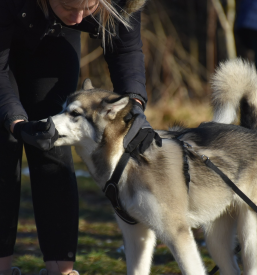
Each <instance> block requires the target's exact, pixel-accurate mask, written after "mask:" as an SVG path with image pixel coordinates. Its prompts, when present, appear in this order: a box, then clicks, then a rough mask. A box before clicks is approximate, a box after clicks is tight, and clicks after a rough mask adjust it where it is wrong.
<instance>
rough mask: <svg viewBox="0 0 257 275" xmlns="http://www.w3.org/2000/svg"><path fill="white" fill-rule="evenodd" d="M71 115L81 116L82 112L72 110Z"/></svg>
mask: <svg viewBox="0 0 257 275" xmlns="http://www.w3.org/2000/svg"><path fill="white" fill-rule="evenodd" d="M70 115H71V116H73V117H77V116H81V114H80V113H79V112H77V111H75V110H74V111H72V112H70Z"/></svg>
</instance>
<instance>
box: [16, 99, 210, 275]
mask: <svg viewBox="0 0 257 275" xmlns="http://www.w3.org/2000/svg"><path fill="white" fill-rule="evenodd" d="M190 104H191V103H185V105H184V109H183V108H182V107H181V106H179V105H173V106H171V108H169V106H168V103H165V104H164V105H163V106H161V107H160V106H159V108H157V107H156V108H155V109H154V108H152V109H150V110H148V111H147V112H146V113H147V117H149V121H150V122H151V124H152V125H153V126H154V127H156V128H167V121H166V120H168V121H171V122H173V121H184V122H185V123H186V124H187V125H189V126H196V125H198V124H199V123H200V122H201V121H204V120H209V119H210V116H211V112H210V110H209V107H208V106H207V105H201V106H199V108H198V107H197V106H195V107H194V106H193V105H190ZM158 109H159V110H162V112H160V111H158ZM175 114H176V115H175ZM157 117H158V119H157ZM159 117H161V118H162V119H160V118H159ZM164 125H166V127H164ZM73 156H74V163H75V169H76V171H78V170H79V171H85V172H86V171H87V169H86V167H85V165H84V164H83V163H82V161H81V160H80V158H79V157H78V156H77V155H76V154H75V153H73ZM23 167H27V162H26V158H24V160H23ZM77 180H78V188H79V202H80V203H79V205H80V210H79V211H80V212H79V239H78V251H77V261H76V263H75V266H74V269H76V270H78V271H79V272H80V274H81V275H100V274H105V275H109V274H110V275H111V274H116V275H120V274H126V262H125V255H124V250H123V241H122V235H121V232H120V230H119V228H118V227H117V224H116V222H115V219H114V216H113V210H112V208H111V206H110V203H109V201H108V200H107V199H106V198H105V196H104V195H103V194H102V191H101V190H100V189H99V188H98V187H97V185H96V184H95V183H94V182H93V180H92V179H91V178H89V177H87V178H86V177H82V176H78V177H77ZM21 192H22V195H21V206H20V216H19V225H18V234H17V242H16V246H15V256H14V265H15V266H18V267H20V268H21V270H22V274H26V275H32V274H38V272H39V270H40V269H41V268H43V267H44V263H43V260H42V253H41V251H40V249H39V244H38V239H37V230H36V226H35V222H34V214H33V209H32V201H31V191H30V180H29V176H28V175H23V176H22V191H21ZM194 234H195V238H196V241H197V243H198V246H199V250H200V252H201V255H202V259H203V261H204V263H205V265H206V267H207V268H208V270H211V268H212V267H213V266H214V265H215V264H214V262H213V261H212V259H211V258H210V256H209V254H208V252H207V249H206V246H205V243H204V238H203V233H202V231H201V230H200V229H198V230H194ZM151 274H152V275H155V274H156V275H157V274H166V275H168V274H169V275H174V274H181V272H180V270H179V268H178V265H177V263H176V262H175V260H174V258H173V256H172V254H171V253H170V251H169V250H168V248H167V247H166V246H165V245H164V244H163V243H161V242H160V241H158V243H157V246H156V249H155V253H154V258H153V265H152V270H151Z"/></svg>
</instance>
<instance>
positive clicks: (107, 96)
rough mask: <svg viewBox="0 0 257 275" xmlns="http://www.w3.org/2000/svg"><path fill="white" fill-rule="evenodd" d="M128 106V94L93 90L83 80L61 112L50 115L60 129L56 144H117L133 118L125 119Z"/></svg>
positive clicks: (90, 145)
mask: <svg viewBox="0 0 257 275" xmlns="http://www.w3.org/2000/svg"><path fill="white" fill-rule="evenodd" d="M131 108H132V101H131V99H129V97H128V96H120V95H117V94H115V93H113V92H110V91H106V90H103V89H96V88H94V87H93V86H92V83H91V81H90V80H89V79H86V80H85V81H84V83H83V87H82V90H80V91H77V92H75V93H74V94H72V95H71V96H70V97H69V98H68V99H67V102H66V106H65V108H64V110H63V112H62V113H61V114H58V115H56V116H54V117H53V121H54V124H55V127H56V129H57V130H58V132H59V139H58V140H57V141H56V142H55V145H56V146H61V145H75V146H79V145H81V146H83V147H85V146H86V147H87V148H88V149H90V148H91V149H94V148H95V147H97V146H98V145H104V144H105V143H109V142H111V143H112V144H116V145H117V143H119V142H121V141H122V140H123V138H124V136H125V135H126V133H127V131H128V129H129V127H130V125H131V123H132V121H133V118H131V117H130V118H129V119H128V114H129V112H130V110H131Z"/></svg>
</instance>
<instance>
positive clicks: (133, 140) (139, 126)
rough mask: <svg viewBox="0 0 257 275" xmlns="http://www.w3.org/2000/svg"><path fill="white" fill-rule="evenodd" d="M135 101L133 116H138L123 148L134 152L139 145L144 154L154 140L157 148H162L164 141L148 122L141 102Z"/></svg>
mask: <svg viewBox="0 0 257 275" xmlns="http://www.w3.org/2000/svg"><path fill="white" fill-rule="evenodd" d="M135 101H136V102H135V104H134V106H133V109H132V111H131V115H132V116H135V115H136V118H135V120H134V122H133V124H132V126H131V128H130V129H129V131H128V133H127V134H126V136H125V137H124V140H123V146H124V148H125V149H126V150H127V151H128V152H132V151H133V150H134V149H135V148H136V147H137V146H138V145H139V152H140V153H141V154H143V153H144V152H145V150H146V149H147V148H148V147H149V146H150V145H151V143H152V142H153V140H155V143H156V145H157V146H159V147H162V139H161V138H160V136H159V135H158V134H157V133H156V132H155V131H154V130H153V128H152V127H151V125H150V124H149V122H148V121H147V120H146V117H145V114H144V111H143V107H142V104H141V102H140V101H139V100H137V99H135ZM138 102H139V103H140V104H139V103H138Z"/></svg>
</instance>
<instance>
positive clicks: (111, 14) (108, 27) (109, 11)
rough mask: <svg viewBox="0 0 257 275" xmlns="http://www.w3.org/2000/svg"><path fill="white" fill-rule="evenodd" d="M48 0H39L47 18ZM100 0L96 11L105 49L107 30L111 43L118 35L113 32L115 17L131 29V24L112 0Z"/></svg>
mask: <svg viewBox="0 0 257 275" xmlns="http://www.w3.org/2000/svg"><path fill="white" fill-rule="evenodd" d="M47 1H48V0H37V2H38V4H39V6H40V7H41V9H42V11H43V13H44V15H45V17H46V18H48V17H49V10H48V5H47ZM72 1H78V2H81V3H82V2H83V1H85V2H86V1H87V0H72ZM98 1H99V6H98V8H97V10H96V13H99V14H100V16H99V21H97V23H98V24H99V30H101V33H102V44H103V48H104V49H105V41H106V37H105V32H107V33H108V42H109V43H110V44H111V41H112V36H114V35H116V34H115V33H112V31H113V30H114V31H115V24H114V19H117V20H118V21H120V22H122V23H123V25H124V26H125V27H126V28H127V29H131V25H130V24H129V21H128V20H127V19H125V18H124V17H123V16H122V15H121V14H120V13H119V12H118V11H117V10H116V7H114V6H113V4H112V0H98ZM117 8H120V7H119V6H118V5H117ZM120 9H121V8H120ZM95 20H96V19H95Z"/></svg>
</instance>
